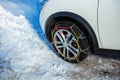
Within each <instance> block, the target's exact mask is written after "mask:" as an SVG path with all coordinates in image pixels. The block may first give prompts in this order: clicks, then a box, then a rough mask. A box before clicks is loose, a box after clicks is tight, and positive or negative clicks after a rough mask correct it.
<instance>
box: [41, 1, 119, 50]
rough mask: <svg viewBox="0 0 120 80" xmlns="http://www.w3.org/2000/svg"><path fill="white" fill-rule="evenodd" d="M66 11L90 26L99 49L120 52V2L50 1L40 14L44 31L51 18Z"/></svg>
mask: <svg viewBox="0 0 120 80" xmlns="http://www.w3.org/2000/svg"><path fill="white" fill-rule="evenodd" d="M64 11H65V12H71V13H74V14H76V15H80V16H81V17H82V18H84V19H85V20H86V21H87V22H88V23H89V24H90V26H91V28H92V29H93V31H94V33H95V35H96V38H97V40H98V45H99V48H103V49H114V50H120V0H76V1H75V0H49V1H48V2H47V3H46V4H45V5H44V7H43V8H42V11H41V14H40V24H41V27H42V29H43V31H44V32H45V24H46V21H47V19H48V18H49V16H51V15H52V14H55V13H58V12H64Z"/></svg>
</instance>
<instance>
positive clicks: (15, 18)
mask: <svg viewBox="0 0 120 80" xmlns="http://www.w3.org/2000/svg"><path fill="white" fill-rule="evenodd" d="M9 2H10V1H9ZM6 3H7V1H6ZM9 5H11V4H9ZM14 5H16V6H18V5H17V4H15V3H14ZM14 7H15V6H14ZM18 13H19V12H18ZM34 14H35V13H34ZM30 15H33V14H32V13H31V14H30ZM30 15H27V16H26V12H25V14H24V13H19V15H15V12H14V11H13V13H12V11H11V10H9V9H7V8H5V7H4V6H3V4H2V5H0V23H1V24H0V80H26V79H28V80H120V77H119V76H120V74H119V73H120V62H119V61H117V60H112V59H105V58H102V57H99V56H95V55H90V56H89V57H88V58H87V59H86V60H84V61H83V62H81V63H80V64H71V63H67V62H65V61H63V60H62V59H60V58H58V56H57V55H55V52H54V50H52V49H51V44H50V43H49V42H48V41H47V40H46V38H45V37H44V33H42V31H38V30H36V29H38V28H35V27H34V25H35V23H34V22H32V21H33V20H31V19H32V18H30ZM36 17H37V16H35V17H34V18H33V19H35V18H36ZM37 25H38V24H37ZM38 33H39V34H38Z"/></svg>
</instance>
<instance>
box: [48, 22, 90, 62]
mask: <svg viewBox="0 0 120 80" xmlns="http://www.w3.org/2000/svg"><path fill="white" fill-rule="evenodd" d="M81 26H82V25H80V24H78V23H76V22H74V21H71V20H58V21H55V22H54V23H53V25H52V28H51V30H50V33H51V35H50V36H51V38H52V39H51V42H52V44H53V46H54V48H55V50H56V52H57V55H58V56H59V57H60V58H62V59H63V60H65V61H67V62H70V63H80V62H81V61H83V60H84V59H85V58H86V57H87V56H88V54H90V53H91V50H90V44H89V41H88V36H87V35H86V32H85V30H84V29H82V28H81Z"/></svg>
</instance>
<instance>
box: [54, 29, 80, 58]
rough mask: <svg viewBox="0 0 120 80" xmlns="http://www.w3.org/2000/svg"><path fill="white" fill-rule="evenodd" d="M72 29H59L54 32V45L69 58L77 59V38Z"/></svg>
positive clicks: (78, 50)
mask: <svg viewBox="0 0 120 80" xmlns="http://www.w3.org/2000/svg"><path fill="white" fill-rule="evenodd" d="M69 30H70V29H59V30H57V31H56V32H55V34H54V45H55V47H56V49H57V51H58V52H59V53H60V54H61V55H62V56H63V57H65V58H67V59H75V58H76V57H77V56H78V54H79V52H80V49H79V44H78V42H76V41H77V38H76V37H75V36H74V35H73V33H71V32H70V31H69Z"/></svg>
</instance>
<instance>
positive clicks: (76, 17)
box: [45, 12, 99, 50]
mask: <svg viewBox="0 0 120 80" xmlns="http://www.w3.org/2000/svg"><path fill="white" fill-rule="evenodd" d="M58 17H68V18H71V19H74V20H76V21H77V22H79V23H81V24H83V26H84V27H85V29H86V30H87V32H88V33H89V37H90V39H91V44H92V47H93V49H94V50H97V49H99V45H98V40H97V37H96V35H95V32H94V30H93V29H92V27H91V26H90V24H89V23H88V22H87V21H86V20H85V19H84V18H83V17H81V16H79V15H77V14H74V13H72V12H57V13H54V14H52V15H51V16H49V17H48V19H47V20H46V23H45V33H46V36H47V38H48V40H50V38H49V36H48V34H49V33H48V30H50V27H49V25H50V24H51V22H52V21H54V19H56V18H58Z"/></svg>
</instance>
